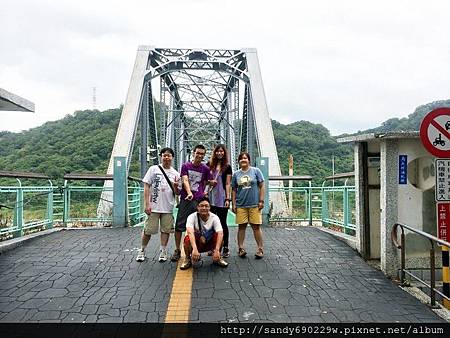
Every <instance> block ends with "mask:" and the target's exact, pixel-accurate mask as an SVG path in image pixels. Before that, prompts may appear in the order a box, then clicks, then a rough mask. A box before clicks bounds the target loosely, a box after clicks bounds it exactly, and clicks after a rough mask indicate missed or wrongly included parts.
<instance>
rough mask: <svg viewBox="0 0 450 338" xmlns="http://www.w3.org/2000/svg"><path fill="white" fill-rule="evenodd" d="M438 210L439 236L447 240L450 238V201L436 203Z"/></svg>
mask: <svg viewBox="0 0 450 338" xmlns="http://www.w3.org/2000/svg"><path fill="white" fill-rule="evenodd" d="M436 211H437V217H436V219H437V237H438V238H439V239H443V240H444V241H447V242H448V240H449V239H450V238H449V237H450V236H449V231H450V203H448V202H444V203H442V202H438V203H437V204H436Z"/></svg>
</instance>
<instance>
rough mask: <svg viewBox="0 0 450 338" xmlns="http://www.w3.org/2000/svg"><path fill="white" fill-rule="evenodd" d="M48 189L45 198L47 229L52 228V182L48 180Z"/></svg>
mask: <svg viewBox="0 0 450 338" xmlns="http://www.w3.org/2000/svg"><path fill="white" fill-rule="evenodd" d="M49 183H50V189H49V192H48V195H47V196H48V197H47V219H48V220H49V222H50V223H49V224H48V227H46V228H48V229H51V228H53V185H52V181H50V180H49Z"/></svg>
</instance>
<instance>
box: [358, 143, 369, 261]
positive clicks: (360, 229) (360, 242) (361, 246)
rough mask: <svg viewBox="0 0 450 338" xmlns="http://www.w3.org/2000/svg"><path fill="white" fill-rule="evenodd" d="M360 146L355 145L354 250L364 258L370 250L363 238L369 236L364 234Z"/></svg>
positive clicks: (359, 144)
mask: <svg viewBox="0 0 450 338" xmlns="http://www.w3.org/2000/svg"><path fill="white" fill-rule="evenodd" d="M362 151H363V149H362V144H361V142H357V143H355V147H354V154H355V164H356V165H355V199H356V201H355V202H356V209H355V213H356V224H357V228H356V249H357V250H358V252H359V253H360V254H361V255H362V256H363V257H364V254H363V252H364V251H365V250H367V251H365V252H368V251H369V249H370V248H365V247H364V236H366V235H367V236H369V234H365V233H364V185H363V183H364V181H363V177H364V175H363V173H362Z"/></svg>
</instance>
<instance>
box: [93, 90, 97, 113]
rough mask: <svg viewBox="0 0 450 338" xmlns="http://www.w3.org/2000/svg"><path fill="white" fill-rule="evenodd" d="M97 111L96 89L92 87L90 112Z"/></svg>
mask: <svg viewBox="0 0 450 338" xmlns="http://www.w3.org/2000/svg"><path fill="white" fill-rule="evenodd" d="M95 109H97V87H92V110H95Z"/></svg>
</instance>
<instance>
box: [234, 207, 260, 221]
mask: <svg viewBox="0 0 450 338" xmlns="http://www.w3.org/2000/svg"><path fill="white" fill-rule="evenodd" d="M247 223H250V224H255V225H259V224H262V210H259V209H258V207H252V208H240V207H237V208H236V224H247Z"/></svg>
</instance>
